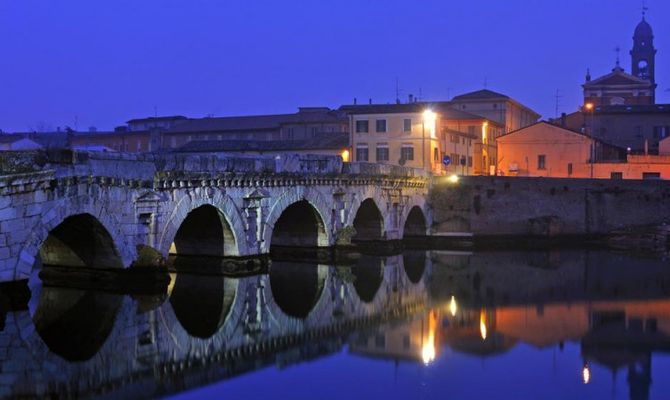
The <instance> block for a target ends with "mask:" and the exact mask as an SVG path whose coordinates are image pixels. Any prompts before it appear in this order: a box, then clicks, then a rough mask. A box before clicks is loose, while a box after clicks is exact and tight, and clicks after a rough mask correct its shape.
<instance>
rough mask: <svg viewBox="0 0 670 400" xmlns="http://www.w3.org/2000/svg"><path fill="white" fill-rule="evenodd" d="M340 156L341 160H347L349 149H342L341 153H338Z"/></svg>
mask: <svg viewBox="0 0 670 400" xmlns="http://www.w3.org/2000/svg"><path fill="white" fill-rule="evenodd" d="M340 156H341V157H342V161H344V162H349V150H347V149H344V150H342V153H340Z"/></svg>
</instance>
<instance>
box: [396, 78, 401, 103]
mask: <svg viewBox="0 0 670 400" xmlns="http://www.w3.org/2000/svg"><path fill="white" fill-rule="evenodd" d="M395 103H396V104H400V87H399V86H398V77H397V76H396V78H395Z"/></svg>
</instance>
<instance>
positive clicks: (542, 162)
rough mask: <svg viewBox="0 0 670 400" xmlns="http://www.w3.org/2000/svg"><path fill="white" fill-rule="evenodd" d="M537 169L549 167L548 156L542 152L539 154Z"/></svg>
mask: <svg viewBox="0 0 670 400" xmlns="http://www.w3.org/2000/svg"><path fill="white" fill-rule="evenodd" d="M537 169H547V156H546V155H544V154H540V155H539V156H537Z"/></svg>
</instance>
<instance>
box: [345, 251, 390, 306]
mask: <svg viewBox="0 0 670 400" xmlns="http://www.w3.org/2000/svg"><path fill="white" fill-rule="evenodd" d="M351 273H352V274H353V275H354V278H355V279H354V289H355V290H356V294H357V295H358V297H359V298H360V299H361V301H363V302H364V303H371V302H372V300H374V298H375V295H376V294H377V291H378V290H379V288H380V287H381V285H382V281H383V280H384V260H383V258H381V257H375V256H368V255H361V258H359V259H358V262H357V263H356V265H355V266H353V267H352V268H351Z"/></svg>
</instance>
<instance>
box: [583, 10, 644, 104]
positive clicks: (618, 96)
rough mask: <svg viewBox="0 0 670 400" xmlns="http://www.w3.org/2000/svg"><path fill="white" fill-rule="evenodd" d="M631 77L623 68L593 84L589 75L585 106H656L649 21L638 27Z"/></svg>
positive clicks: (634, 40)
mask: <svg viewBox="0 0 670 400" xmlns="http://www.w3.org/2000/svg"><path fill="white" fill-rule="evenodd" d="M630 56H631V73H630V74H627V73H626V72H625V71H624V69H623V68H621V66H620V65H619V59H618V57H617V61H616V66H615V67H614V69H613V70H612V72H611V73H609V74H607V75H605V76H603V77H600V78H598V79H595V80H591V74H590V73H589V72H588V71H587V73H586V82H585V83H584V85H582V87H583V88H584V104H593V105H594V106H601V105H602V106H605V105H650V104H655V103H656V77H655V71H656V49H655V48H654V33H653V31H652V29H651V25H649V23H648V22H647V21H646V20H645V18H644V15H643V16H642V21H641V22H640V23H639V24H638V25H637V27H635V32H634V34H633V48H632V49H631V51H630Z"/></svg>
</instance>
